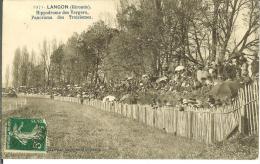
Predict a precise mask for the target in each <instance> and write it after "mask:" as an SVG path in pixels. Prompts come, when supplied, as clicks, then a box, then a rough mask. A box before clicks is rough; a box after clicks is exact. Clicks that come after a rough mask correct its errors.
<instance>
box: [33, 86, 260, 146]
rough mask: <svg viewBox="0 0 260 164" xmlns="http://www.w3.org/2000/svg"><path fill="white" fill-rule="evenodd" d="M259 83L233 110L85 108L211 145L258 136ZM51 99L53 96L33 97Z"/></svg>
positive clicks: (110, 104)
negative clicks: (232, 137) (236, 136)
mask: <svg viewBox="0 0 260 164" xmlns="http://www.w3.org/2000/svg"><path fill="white" fill-rule="evenodd" d="M258 92H259V88H258V82H254V83H253V84H251V85H246V86H245V87H244V88H242V89H240V91H239V96H238V98H237V99H236V100H235V101H234V102H233V103H232V105H230V106H223V107H218V108H215V109H212V108H211V109H205V108H203V109H196V108H193V107H190V106H187V107H185V110H184V111H180V110H179V109H178V108H176V107H161V108H157V109H154V108H152V107H151V106H149V105H139V104H132V105H130V104H123V103H118V102H102V101H101V100H84V101H83V105H87V106H93V107H95V109H99V110H103V111H106V112H110V113H114V114H116V115H119V116H122V117H125V118H128V119H132V120H134V121H137V122H140V123H143V124H145V125H147V126H150V127H154V128H157V129H161V130H162V131H164V132H166V133H171V134H173V135H175V136H181V137H186V138H189V139H193V140H196V141H199V142H203V143H207V144H212V143H215V142H219V141H223V140H225V139H227V138H228V137H229V136H230V135H231V134H232V133H233V132H234V131H235V130H237V129H238V130H239V132H240V133H244V134H247V135H253V134H258V132H259V130H258V128H259V122H258V118H259V100H258V99H259V95H258V94H259V93H258ZM30 96H31V97H41V98H50V96H47V95H45V96H42V95H41V96H39V95H37V96H36V95H30ZM54 100H57V101H64V102H73V103H78V104H80V103H81V102H80V99H79V98H75V97H62V96H55V97H54Z"/></svg>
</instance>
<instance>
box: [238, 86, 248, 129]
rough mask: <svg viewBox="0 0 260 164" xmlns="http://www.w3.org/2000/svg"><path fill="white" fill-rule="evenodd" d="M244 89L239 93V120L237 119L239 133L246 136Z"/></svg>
mask: <svg viewBox="0 0 260 164" xmlns="http://www.w3.org/2000/svg"><path fill="white" fill-rule="evenodd" d="M245 96H246V95H245V89H244V88H243V90H241V92H240V97H239V98H240V106H241V107H240V118H239V132H240V133H241V134H246V121H245V119H246V101H245Z"/></svg>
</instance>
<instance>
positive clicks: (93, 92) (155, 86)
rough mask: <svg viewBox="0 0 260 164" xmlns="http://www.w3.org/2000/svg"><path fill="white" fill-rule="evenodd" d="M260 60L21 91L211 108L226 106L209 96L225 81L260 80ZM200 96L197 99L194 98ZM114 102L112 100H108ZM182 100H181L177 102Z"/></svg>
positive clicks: (21, 88) (177, 68) (242, 82)
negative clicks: (142, 100) (143, 98)
mask: <svg viewBox="0 0 260 164" xmlns="http://www.w3.org/2000/svg"><path fill="white" fill-rule="evenodd" d="M258 67H259V66H258V61H256V60H253V61H252V62H251V63H250V64H249V63H248V62H247V60H246V59H245V58H240V59H239V60H237V59H233V60H231V61H230V62H225V63H223V64H222V63H215V62H212V63H209V64H208V65H206V66H205V67H199V66H187V65H186V67H184V66H182V65H178V66H173V67H172V68H171V67H165V68H164V70H163V72H162V75H161V76H160V77H158V76H153V75H151V74H144V75H142V76H141V77H135V76H131V77H126V78H125V79H122V80H120V81H115V80H110V81H109V82H106V83H101V82H100V83H97V84H88V85H87V84H85V85H81V86H79V85H71V84H67V85H64V86H56V87H52V88H51V87H48V88H29V87H26V86H21V87H19V88H18V92H23V93H26V94H31V93H33V94H47V95H51V96H52V97H53V96H69V97H79V98H82V99H104V97H106V96H110V97H111V96H113V97H114V99H113V101H114V100H118V101H126V100H127V99H128V100H129V101H128V103H132V104H133V103H139V102H140V101H138V100H140V97H142V96H147V95H148V93H149V94H152V95H157V97H156V96H151V97H150V100H149V101H148V103H149V104H151V105H153V106H155V107H157V106H163V105H166V106H167V105H169V106H170V105H176V104H181V105H192V106H194V107H202V106H203V105H205V102H207V104H208V105H209V106H217V105H222V104H223V102H221V100H220V99H215V98H214V97H213V96H212V95H209V94H207V93H208V92H209V91H210V89H211V88H212V87H214V86H215V85H217V84H219V83H221V82H223V81H225V80H230V81H239V83H241V84H244V83H250V82H252V81H253V80H255V79H256V78H258ZM194 93H195V94H197V95H196V97H197V99H194V98H193V97H191V95H194ZM166 94H168V95H178V96H175V99H176V100H175V102H174V103H173V101H170V100H169V98H168V99H167V100H166V99H165V100H162V99H160V97H161V96H162V95H166ZM205 95H207V98H206V99H205V98H204V99H203V98H201V99H200V100H199V99H198V98H199V97H200V96H202V97H203V96H205ZM107 100H108V101H110V99H107ZM177 100H178V101H177Z"/></svg>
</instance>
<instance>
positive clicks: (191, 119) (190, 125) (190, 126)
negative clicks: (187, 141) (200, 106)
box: [188, 111, 193, 138]
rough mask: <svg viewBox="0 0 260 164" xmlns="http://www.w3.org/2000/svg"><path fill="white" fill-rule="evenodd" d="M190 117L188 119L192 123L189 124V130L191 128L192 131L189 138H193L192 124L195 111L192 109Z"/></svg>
mask: <svg viewBox="0 0 260 164" xmlns="http://www.w3.org/2000/svg"><path fill="white" fill-rule="evenodd" d="M188 114H189V117H188V118H189V119H188V121H190V124H189V128H190V129H189V130H190V133H189V138H192V137H193V133H192V132H193V129H192V125H193V112H192V111H189V113H188Z"/></svg>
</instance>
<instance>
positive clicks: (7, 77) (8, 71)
mask: <svg viewBox="0 0 260 164" xmlns="http://www.w3.org/2000/svg"><path fill="white" fill-rule="evenodd" d="M9 78H10V70H9V65H7V66H6V70H5V88H8V87H9Z"/></svg>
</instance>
